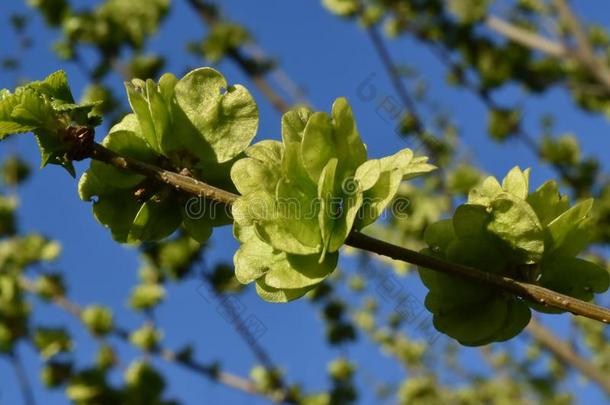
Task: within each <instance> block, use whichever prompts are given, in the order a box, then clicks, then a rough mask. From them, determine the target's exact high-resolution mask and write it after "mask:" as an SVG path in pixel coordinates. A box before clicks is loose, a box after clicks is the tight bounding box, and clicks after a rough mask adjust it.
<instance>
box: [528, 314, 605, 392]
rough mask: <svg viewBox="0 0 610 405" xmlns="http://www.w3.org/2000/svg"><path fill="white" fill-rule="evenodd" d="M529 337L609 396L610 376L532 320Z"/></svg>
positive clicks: (529, 326)
mask: <svg viewBox="0 0 610 405" xmlns="http://www.w3.org/2000/svg"><path fill="white" fill-rule="evenodd" d="M526 330H527V331H528V332H529V334H530V335H532V337H533V338H534V340H536V341H537V342H538V343H540V344H541V345H542V346H543V347H544V348H545V349H546V350H547V351H549V352H550V353H552V354H553V355H555V357H557V358H558V359H559V360H560V361H561V362H563V363H564V364H566V365H568V366H571V367H574V368H575V369H577V370H578V371H580V372H581V373H582V374H583V375H584V376H585V377H587V378H588V379H590V380H591V381H593V382H595V383H596V384H597V385H598V386H599V387H600V388H601V389H602V390H603V391H604V392H606V394H608V395H610V376H608V375H607V374H604V373H603V372H602V371H601V370H600V369H598V368H597V367H595V366H594V365H593V364H591V363H590V362H589V361H587V359H585V358H583V357H582V356H581V355H579V354H578V353H577V352H576V351H575V350H574V349H573V348H572V347H571V346H570V345H569V344H568V343H566V342H564V341H562V340H559V339H557V337H556V336H555V335H553V333H552V332H551V331H550V330H548V329H546V328H545V327H544V326H543V325H542V324H540V323H539V322H538V321H536V319H535V318H532V320H531V321H530V323H529V325H527V329H526Z"/></svg>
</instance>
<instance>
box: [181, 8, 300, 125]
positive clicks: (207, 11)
mask: <svg viewBox="0 0 610 405" xmlns="http://www.w3.org/2000/svg"><path fill="white" fill-rule="evenodd" d="M187 2H188V4H189V5H190V6H191V8H192V9H193V10H194V11H195V12H196V13H197V15H198V16H199V18H200V19H201V20H202V21H203V22H204V23H205V24H207V25H208V26H210V27H212V26H214V25H215V24H217V23H218V15H217V13H216V12H215V6H213V5H209V4H206V3H205V2H204V1H201V0H187ZM227 57H228V58H229V59H231V60H232V61H233V62H234V63H235V64H236V65H237V66H238V67H239V68H240V69H241V71H242V72H243V73H244V74H245V75H246V76H248V77H249V78H250V80H252V82H253V83H254V85H255V86H256V88H257V89H258V90H259V91H260V92H261V93H263V95H264V96H265V97H266V98H267V99H268V100H269V102H270V103H271V105H273V107H274V108H275V109H276V110H277V111H278V112H279V113H281V114H283V113H285V112H287V111H288V110H289V109H290V103H289V102H288V101H286V100H284V98H283V97H282V96H280V95H279V94H278V93H277V92H276V91H275V89H273V87H272V86H271V84H270V83H269V82H268V81H267V80H266V79H265V78H264V77H263V76H262V75H261V73H260V72H257V71H254V70H253V65H254V64H253V60H252V59H251V58H249V57H247V56H245V55H244V54H243V53H242V51H241V50H239V49H232V50H230V51H229V52H228V53H227Z"/></svg>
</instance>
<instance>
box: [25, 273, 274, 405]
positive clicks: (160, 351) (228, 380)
mask: <svg viewBox="0 0 610 405" xmlns="http://www.w3.org/2000/svg"><path fill="white" fill-rule="evenodd" d="M19 283H20V285H21V288H23V289H24V290H26V291H28V292H30V293H32V294H36V292H37V289H36V284H35V283H34V282H33V281H32V280H30V279H28V278H26V277H25V276H21V277H20V278H19ZM52 303H53V304H55V305H56V306H57V307H59V308H61V309H63V310H64V311H66V312H68V313H70V314H71V315H73V316H74V317H76V318H77V319H78V320H79V321H81V322H82V318H81V314H82V312H83V310H82V308H81V307H80V306H79V305H77V304H75V303H74V302H72V301H70V300H69V299H68V298H66V297H64V296H56V297H53V299H52ZM110 334H111V335H112V336H115V337H117V338H119V339H121V340H122V341H125V342H129V335H130V333H129V332H128V331H127V330H126V329H123V328H121V327H117V326H114V327H113V329H112V331H111V332H110ZM150 353H151V354H153V355H156V356H158V357H160V358H162V359H164V360H166V361H168V362H172V363H175V364H177V365H179V366H182V367H184V368H187V369H189V370H191V371H194V372H196V373H197V374H199V375H201V376H203V377H205V378H208V379H210V380H212V381H215V382H218V383H220V384H223V385H226V386H228V387H230V388H234V389H237V390H239V391H242V392H245V393H248V394H253V395H260V396H262V397H265V398H268V397H267V396H266V395H265V394H264V393H262V392H260V391H258V390H257V388H256V386H255V385H254V384H253V383H252V382H251V381H250V380H248V379H246V378H243V377H240V376H237V375H235V374H232V373H228V372H225V371H220V370H218V369H217V367H216V366H214V365H205V364H202V363H198V362H197V361H195V360H193V359H190V358H184V357H181V356H178V355H177V354H176V353H175V352H173V351H171V350H169V349H164V348H162V347H153V348H152V349H151V350H150ZM28 405H29V404H28Z"/></svg>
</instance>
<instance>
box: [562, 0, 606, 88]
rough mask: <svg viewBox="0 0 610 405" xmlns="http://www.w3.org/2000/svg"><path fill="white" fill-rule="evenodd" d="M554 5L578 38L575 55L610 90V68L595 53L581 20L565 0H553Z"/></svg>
mask: <svg viewBox="0 0 610 405" xmlns="http://www.w3.org/2000/svg"><path fill="white" fill-rule="evenodd" d="M553 5H554V6H555V8H556V9H557V11H558V12H559V18H560V19H561V20H563V22H564V23H565V25H566V26H567V28H568V30H569V31H570V32H571V34H572V35H573V36H574V38H575V39H576V44H577V45H578V48H577V49H576V52H575V57H577V58H578V59H579V60H580V61H581V63H582V64H583V65H584V66H585V67H587V68H588V69H589V71H590V72H591V74H592V75H593V76H595V78H596V79H597V80H599V81H600V82H601V83H603V84H604V86H606V88H607V89H608V90H609V91H610V69H608V66H607V65H606V64H605V63H603V62H602V61H601V60H600V59H599V58H598V57H597V55H595V51H594V50H593V47H592V46H591V44H590V43H589V38H588V35H587V33H586V32H585V30H584V28H583V27H582V25H581V24H580V21H579V20H578V18H577V17H576V15H575V14H574V12H572V10H571V9H570V6H568V4H567V3H566V2H565V1H564V0H553Z"/></svg>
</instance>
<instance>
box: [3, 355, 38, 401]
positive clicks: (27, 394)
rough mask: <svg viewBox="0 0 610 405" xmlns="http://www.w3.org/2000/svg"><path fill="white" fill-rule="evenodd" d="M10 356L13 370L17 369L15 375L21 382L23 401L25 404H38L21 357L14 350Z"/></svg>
mask: <svg viewBox="0 0 610 405" xmlns="http://www.w3.org/2000/svg"><path fill="white" fill-rule="evenodd" d="M9 358H10V360H11V365H12V366H13V370H14V371H15V377H17V381H18V383H19V389H20V390H21V395H22V397H23V403H24V404H25V405H36V400H35V399H34V392H33V391H32V386H31V384H30V382H29V380H28V375H27V373H26V372H25V369H24V368H23V364H21V358H20V357H19V355H18V354H17V352H15V351H14V350H13V351H12V352H11V353H10V354H9Z"/></svg>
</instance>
